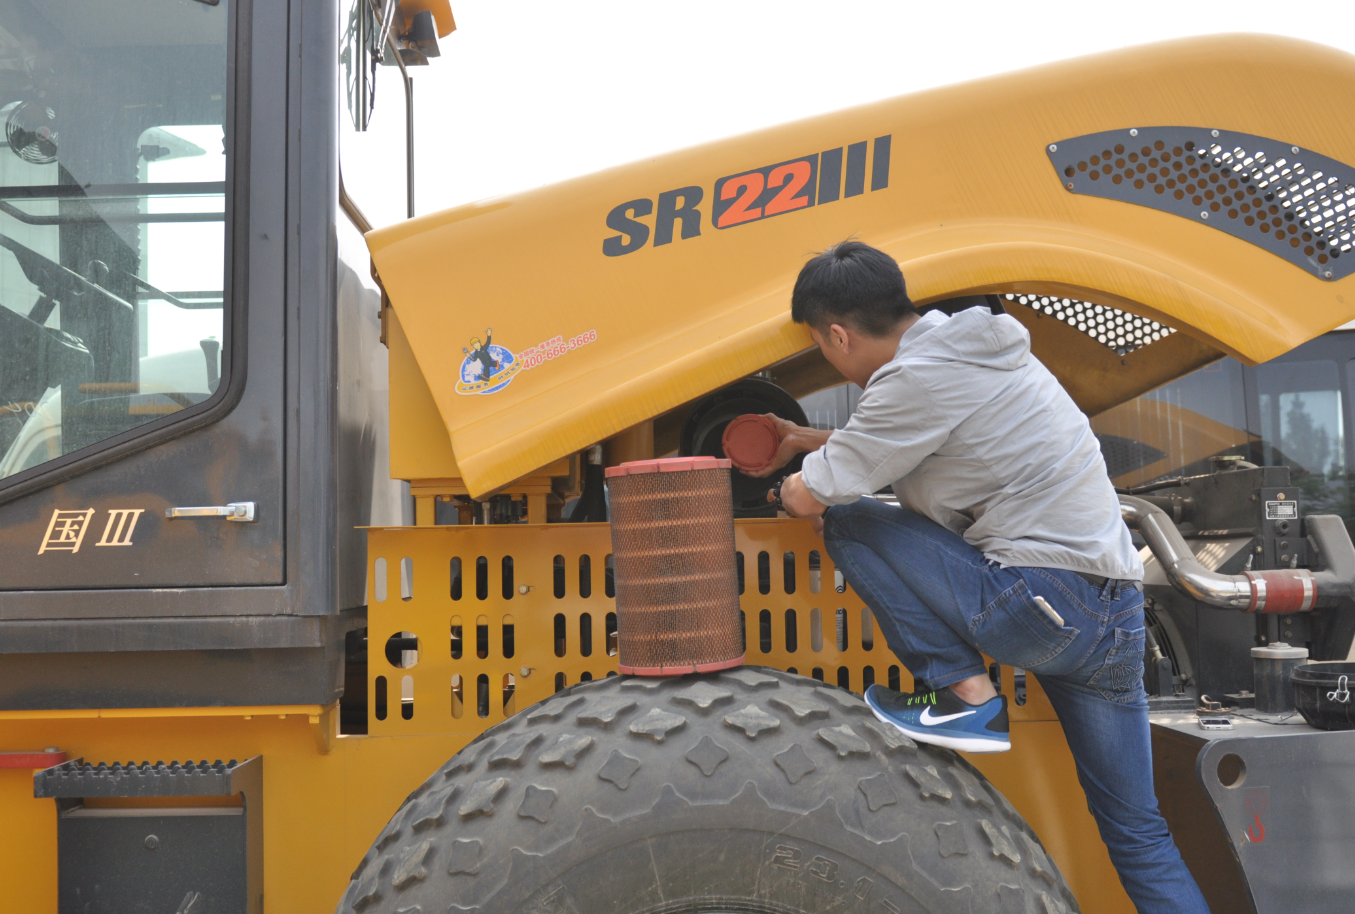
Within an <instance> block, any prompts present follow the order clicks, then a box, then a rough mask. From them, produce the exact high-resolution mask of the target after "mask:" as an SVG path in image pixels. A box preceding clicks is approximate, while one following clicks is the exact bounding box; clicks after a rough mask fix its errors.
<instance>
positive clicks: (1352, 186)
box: [1046, 127, 1355, 280]
mask: <svg viewBox="0 0 1355 914" xmlns="http://www.w3.org/2000/svg"><path fill="white" fill-rule="evenodd" d="M1046 152H1047V153H1048V155H1049V159H1050V161H1051V162H1052V163H1053V164H1054V167H1055V168H1056V169H1058V175H1059V179H1060V180H1061V181H1062V182H1063V186H1064V189H1065V190H1067V191H1069V192H1071V193H1075V194H1086V195H1089V196H1094V197H1107V198H1110V199H1113V200H1122V201H1124V202H1126V203H1137V204H1139V205H1140V206H1147V207H1150V208H1152V209H1158V210H1163V211H1164V212H1169V213H1173V214H1174V215H1177V216H1182V217H1184V218H1187V219H1191V220H1193V221H1195V222H1200V223H1203V224H1206V225H1209V226H1212V227H1213V228H1216V229H1219V230H1220V231H1224V232H1227V233H1228V234H1230V235H1234V236H1236V237H1238V238H1241V239H1243V240H1245V241H1250V242H1251V243H1252V244H1254V245H1256V246H1257V247H1261V248H1265V249H1266V250H1267V251H1269V252H1270V253H1272V254H1275V255H1276V256H1279V257H1283V258H1284V259H1285V260H1288V261H1289V262H1290V263H1293V264H1294V265H1296V266H1298V267H1301V268H1302V269H1304V270H1307V271H1308V272H1311V273H1313V274H1314V275H1315V276H1317V277H1319V278H1321V279H1327V280H1336V279H1341V278H1343V277H1345V276H1347V275H1349V274H1350V273H1351V272H1355V250H1352V249H1353V248H1355V212H1352V210H1353V209H1355V166H1350V165H1346V164H1343V163H1341V162H1338V161H1336V160H1335V159H1331V158H1328V157H1327V156H1324V155H1319V154H1318V153H1315V152H1313V151H1311V150H1307V149H1300V148H1299V147H1297V146H1292V145H1290V144H1289V143H1282V142H1280V141H1279V140H1273V139H1269V138H1267V137H1260V136H1253V135H1251V134H1248V133H1234V132H1232V131H1228V130H1210V129H1206V128H1202V127H1140V128H1135V129H1130V130H1113V131H1107V132H1105V133H1093V134H1088V135H1087V136H1080V137H1074V138H1072V139H1069V140H1059V141H1058V142H1057V143H1051V144H1050V145H1049V146H1048V147H1047V148H1046Z"/></svg>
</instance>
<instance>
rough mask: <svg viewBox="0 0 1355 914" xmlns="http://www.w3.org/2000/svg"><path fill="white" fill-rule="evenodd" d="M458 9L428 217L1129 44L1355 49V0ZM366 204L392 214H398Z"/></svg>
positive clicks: (426, 173) (382, 218) (480, 3)
mask: <svg viewBox="0 0 1355 914" xmlns="http://www.w3.org/2000/svg"><path fill="white" fill-rule="evenodd" d="M452 10H453V12H454V14H455V16H456V22H457V31H456V32H454V33H452V35H450V36H448V37H447V38H444V39H442V41H441V49H442V57H441V58H438V59H435V60H433V61H432V62H431V66H428V67H418V68H414V69H413V70H411V72H412V73H413V74H414V79H415V154H416V206H417V211H418V212H419V213H420V214H423V213H430V212H434V211H436V210H439V209H446V208H447V207H451V206H456V205H458V204H462V203H468V202H471V201H473V200H479V199H482V198H485V197H491V196H496V195H499V194H503V193H508V192H512V191H518V190H523V189H526V188H529V187H534V186H538V185H541V184H549V183H554V182H556V181H560V180H563V179H565V178H570V177H574V176H576V175H581V174H587V173H589V172H593V171H598V170H600V169H603V168H607V167H609V166H612V165H619V164H622V163H624V162H630V161H634V160H636V159H641V158H644V157H646V156H651V155H655V154H658V153H662V152H667V151H670V150H673V149H679V148H682V147H684V146H691V145H694V144H696V143H701V142H705V141H707V140H712V139H717V138H719V137H724V136H731V135H735V134H739V133H744V132H747V131H750V130H755V129H758V128H761V127H766V126H769V125H772V124H779V123H784V122H786V121H791V120H796V119H799V118H803V117H808V116H810V115H814V114H820V113H823V112H826V111H834V110H837V109H840V108H845V107H848V106H851V105H857V104H861V103H864V102H869V101H874V100H876V99H881V98H889V97H891V96H895V95H902V94H905V93H908V92H916V91H919V90H922V89H927V88H931V87H934V86H941V85H948V84H951V83H956V82H962V81H965V80H969V79H975V78H978V77H982V76H988V75H992V74H995V73H1003V72H1008V71H1011V70H1017V69H1022V68H1025V67H1030V66H1035V65H1038V64H1042V63H1047V62H1050V61H1054V60H1062V59H1066V58H1070V57H1080V56H1083V55H1087V54H1094V53H1097V52H1099V51H1105V50H1111V49H1114V48H1119V47H1125V46H1128V45H1136V44H1147V43H1151V42H1155V41H1163V40H1167V39H1171V38H1180V37H1185V36H1187V35H1202V34H1212V33H1218V32H1237V31H1255V32H1267V33H1272V34H1281V35H1288V36H1292V37H1295V38H1303V39H1307V40H1309V41H1315V42H1319V43H1322V44H1327V45H1330V46H1333V47H1338V48H1341V49H1343V50H1345V51H1347V52H1348V53H1355V0H1338V2H1335V3H1328V4H1322V5H1319V6H1316V7H1307V8H1299V7H1286V6H1284V5H1277V4H1276V3H1275V2H1273V0H1267V2H1253V0H1230V2H1228V3H1226V4H1223V5H1219V4H1191V3H1181V2H1170V3H1164V2H1135V3H1132V4H1110V3H1073V2H1069V0H1064V2H1060V3H1054V2H1048V0H1007V2H988V0H979V2H968V3H956V2H945V0H939V2H938V0H930V2H916V0H900V2H865V0H862V2H846V0H839V2H835V3H824V2H817V3H807V2H792V0H775V2H773V0H745V2H738V0H724V2H707V0H696V2H686V3H681V4H678V3H658V2H654V0H629V2H612V0H583V2H577V3H561V2H558V0H555V2H540V0H530V2H508V0H452ZM387 85H389V83H387ZM1313 90H1314V92H1315V93H1317V94H1320V93H1321V92H1322V88H1321V87H1320V86H1314V87H1313ZM397 104H400V102H399V101H397V99H396V98H395V97H394V95H393V93H389V94H386V95H385V97H384V98H382V97H380V96H378V108H380V107H382V106H383V105H385V106H392V107H394V106H395V105H397ZM346 168H347V166H346ZM383 209H384V208H383ZM369 215H372V216H373V219H374V221H376V222H379V223H382V224H384V223H386V222H389V221H391V219H392V218H396V217H399V216H402V215H403V213H402V212H393V213H391V214H390V215H389V216H387V213H386V212H381V213H371V214H369Z"/></svg>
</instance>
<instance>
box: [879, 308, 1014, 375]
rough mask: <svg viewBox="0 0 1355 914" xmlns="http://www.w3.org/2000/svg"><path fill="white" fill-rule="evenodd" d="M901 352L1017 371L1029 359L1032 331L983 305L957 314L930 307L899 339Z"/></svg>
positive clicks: (896, 356)
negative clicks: (933, 309)
mask: <svg viewBox="0 0 1355 914" xmlns="http://www.w3.org/2000/svg"><path fill="white" fill-rule="evenodd" d="M901 356H906V357H908V358H910V359H937V360H941V361H946V362H967V363H968V364H970V365H976V366H979V367H981V368H991V369H994V370H997V371H1015V370H1016V369H1018V368H1023V367H1025V365H1026V363H1027V362H1029V361H1030V333H1029V332H1028V331H1027V330H1026V328H1025V327H1023V326H1022V325H1021V322H1020V321H1018V320H1017V319H1016V318H1014V317H1012V316H1011V315H1009V314H994V313H993V312H992V311H990V310H988V308H986V307H984V306H982V305H979V306H976V307H973V308H967V309H965V310H964V311H961V312H960V313H958V314H956V315H954V316H952V315H948V314H946V313H945V312H943V311H928V312H927V313H926V314H924V315H922V317H920V318H918V320H917V323H915V324H913V326H911V327H909V328H908V330H907V332H906V333H904V335H903V336H902V337H901V338H900V339H899V347H898V349H896V350H895V358H899V357H901ZM872 380H874V378H872Z"/></svg>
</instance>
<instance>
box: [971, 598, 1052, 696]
mask: <svg viewBox="0 0 1355 914" xmlns="http://www.w3.org/2000/svg"><path fill="white" fill-rule="evenodd" d="M969 634H970V636H971V637H972V638H973V639H974V643H975V645H976V646H978V648H979V649H980V650H982V651H984V652H986V653H987V654H988V655H989V656H990V657H992V658H993V659H994V660H996V661H997V662H999V663H1004V664H1006V665H1008V666H1014V667H1020V668H1021V669H1026V670H1034V671H1035V672H1037V673H1038V672H1063V670H1049V669H1048V665H1049V664H1051V663H1053V661H1054V660H1055V658H1057V657H1058V656H1059V655H1060V654H1062V653H1063V652H1064V651H1065V650H1067V648H1068V646H1069V645H1070V644H1072V643H1073V641H1074V639H1076V638H1077V635H1078V630H1077V629H1075V628H1069V627H1068V626H1066V625H1059V623H1058V622H1056V621H1054V619H1052V618H1051V617H1050V616H1049V615H1048V614H1047V613H1046V612H1045V611H1044V610H1043V609H1041V608H1040V607H1039V606H1038V605H1037V604H1036V603H1035V597H1034V595H1033V594H1032V593H1031V592H1030V588H1029V587H1028V586H1027V585H1026V582H1025V581H1021V580H1018V581H1017V582H1016V583H1015V584H1013V585H1012V586H1011V587H1008V588H1007V589H1006V590H1004V591H1003V592H1002V593H1001V594H999V595H998V597H997V599H995V600H993V601H992V602H991V603H989V604H988V605H987V606H985V607H984V609H983V612H981V613H979V614H978V615H977V616H975V617H974V618H973V619H972V620H970V624H969ZM1042 667H1044V668H1045V669H1044V670H1042V669H1041V668H1042Z"/></svg>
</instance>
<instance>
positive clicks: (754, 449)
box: [720, 413, 781, 473]
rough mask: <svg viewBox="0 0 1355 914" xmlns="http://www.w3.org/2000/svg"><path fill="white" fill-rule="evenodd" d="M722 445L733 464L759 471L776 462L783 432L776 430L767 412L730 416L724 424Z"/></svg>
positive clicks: (751, 470)
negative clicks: (779, 432) (763, 414)
mask: <svg viewBox="0 0 1355 914" xmlns="http://www.w3.org/2000/svg"><path fill="white" fill-rule="evenodd" d="M720 446H721V447H722V448H723V449H724V452H725V456H726V457H728V458H729V460H730V462H731V463H733V464H734V466H736V467H738V468H739V469H740V470H743V471H744V472H745V473H757V472H760V471H762V470H765V469H767V468H768V467H770V466H771V465H772V463H774V462H775V460H776V452H777V449H779V448H780V447H781V436H780V435H779V434H777V431H776V425H775V424H774V423H773V422H772V420H770V419H768V418H767V417H766V416H759V415H758V414H757V413H744V414H743V415H742V416H736V417H735V418H734V419H731V420H730V422H729V424H728V425H726V426H725V433H724V435H723V436H721V438H720Z"/></svg>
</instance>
